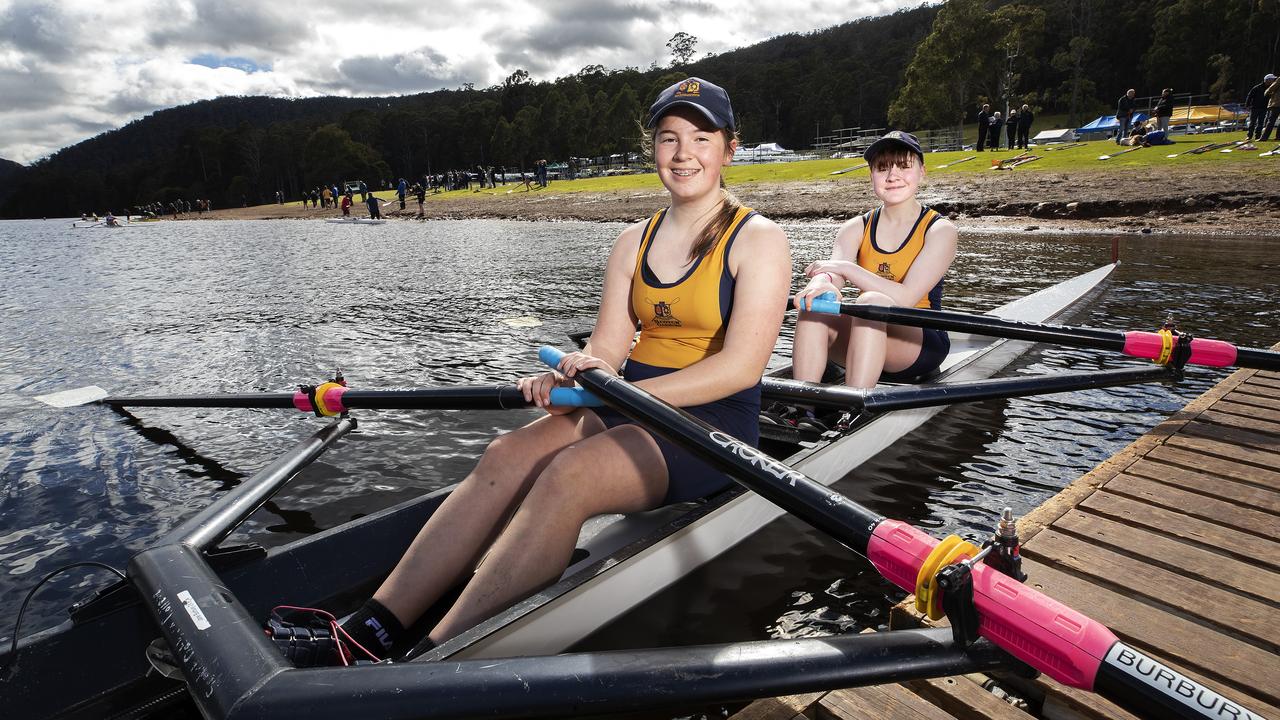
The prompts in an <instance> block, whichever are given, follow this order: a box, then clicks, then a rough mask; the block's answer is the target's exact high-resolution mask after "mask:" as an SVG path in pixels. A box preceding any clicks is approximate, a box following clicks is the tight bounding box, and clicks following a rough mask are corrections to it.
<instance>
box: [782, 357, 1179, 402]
mask: <svg viewBox="0 0 1280 720" xmlns="http://www.w3.org/2000/svg"><path fill="white" fill-rule="evenodd" d="M1173 377H1174V375H1173V373H1172V372H1171V371H1170V370H1169V369H1168V368H1166V367H1152V366H1142V367H1136V368H1119V369H1115V370H1099V371H1095V372H1083V373H1056V374H1053V375H1039V376H1020V377H1011V378H998V379H995V380H974V381H972V382H955V383H937V384H926V385H904V386H902V387H890V388H875V389H872V390H865V389H862V388H852V387H848V386H846V385H826V384H823V383H814V382H803V381H800V380H787V379H783V378H774V377H765V378H762V379H761V380H760V383H761V391H762V393H763V395H764V396H765V397H767V398H769V399H771V400H782V401H784V402H788V403H799V404H803V405H815V406H822V407H830V408H840V409H844V410H852V411H855V412H862V411H866V412H889V411H891V410H910V409H912V408H923V407H938V406H940V405H955V404H957V403H964V402H978V401H980V400H990V399H994V398H1013V397H1027V396H1030V395H1051V394H1053V393H1061V392H1076V391H1079V390H1093V389H1096V388H1104V387H1116V386H1119V385H1136V384H1139V383H1149V382H1162V381H1166V380H1170V379H1173Z"/></svg>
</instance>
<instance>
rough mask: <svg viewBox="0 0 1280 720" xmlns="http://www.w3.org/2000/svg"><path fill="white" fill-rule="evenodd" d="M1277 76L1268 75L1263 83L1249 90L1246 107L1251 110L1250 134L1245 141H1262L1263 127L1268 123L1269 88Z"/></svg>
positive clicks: (1245, 102) (1245, 101) (1263, 79)
mask: <svg viewBox="0 0 1280 720" xmlns="http://www.w3.org/2000/svg"><path fill="white" fill-rule="evenodd" d="M1275 80H1276V76H1275V75H1273V74H1271V73H1267V74H1266V76H1265V77H1263V78H1262V82H1260V83H1258V84H1257V85H1254V86H1253V87H1252V88H1250V89H1249V94H1248V95H1246V96H1245V98H1244V106H1245V107H1247V108H1249V132H1248V133H1247V134H1246V135H1245V140H1261V139H1262V126H1263V125H1265V124H1266V122H1267V88H1269V87H1271V83H1273V82H1275Z"/></svg>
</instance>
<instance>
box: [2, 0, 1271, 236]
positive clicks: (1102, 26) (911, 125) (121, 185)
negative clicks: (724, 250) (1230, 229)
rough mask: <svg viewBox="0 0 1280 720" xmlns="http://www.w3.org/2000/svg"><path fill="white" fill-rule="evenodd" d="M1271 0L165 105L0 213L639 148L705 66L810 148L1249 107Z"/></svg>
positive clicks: (837, 34) (861, 33)
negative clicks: (965, 128)
mask: <svg viewBox="0 0 1280 720" xmlns="http://www.w3.org/2000/svg"><path fill="white" fill-rule="evenodd" d="M1278 51H1280V0H1126V1H1125V2H1103V0H1021V1H1019V2H1009V1H1007V0H1003V1H1001V0H950V1H949V2H947V3H946V4H944V5H941V6H936V5H935V6H921V7H918V8H914V9H908V10H903V11H900V12H897V13H894V14H891V15H887V16H883V17H878V18H868V19H863V20H857V21H853V22H849V23H846V24H843V25H839V26H836V27H832V28H828V29H825V30H821V31H816V32H812V33H807V34H793V35H785V36H781V37H777V38H773V39H771V40H768V41H766V42H762V43H759V44H757V45H754V46H751V47H747V48H743V49H740V50H735V51H733V52H728V53H723V54H721V55H716V56H710V57H702V58H700V59H696V60H694V61H693V62H689V63H673V64H672V65H669V66H666V67H661V68H660V67H657V66H656V65H655V66H653V67H651V68H649V69H646V70H641V69H637V68H625V69H609V68H604V67H601V66H588V67H585V68H583V69H582V70H581V71H580V72H578V73H577V74H575V75H572V76H569V77H563V78H559V79H556V80H554V81H550V82H532V81H531V79H530V78H529V76H528V74H527V73H526V72H524V71H523V70H515V71H514V72H512V74H511V75H510V76H509V77H508V78H507V79H506V80H505V81H504V82H503V83H501V84H500V85H496V86H493V87H489V88H483V89H477V88H473V87H470V86H468V87H464V88H460V89H456V90H440V91H436V92H431V93H424V94H419V95H412V96H403V97H389V98H336V97H325V98H308V99H297V100H287V99H271V98H261V97H254V98H221V99H218V100H211V101H205V102H199V103H195V104H192V105H188V106H184V107H178V108H172V109H168V110H162V111H158V112H156V113H153V114H152V115H149V116H147V117H146V118H143V119H141V120H138V121H136V122H133V123H130V124H129V125H127V126H125V127H123V128H121V129H119V130H116V131H113V132H109V133H105V134H103V135H100V136H98V137H95V138H93V139H91V140H87V141H85V142H82V143H79V144H77V145H75V146H72V147H69V148H65V149H63V150H61V151H59V152H57V153H55V154H54V155H52V156H51V157H49V158H46V159H44V160H41V161H39V162H37V163H35V164H34V165H33V166H32V167H31V168H28V169H27V170H25V171H24V172H23V173H22V174H21V175H20V176H19V178H18V180H17V181H16V182H7V183H5V185H6V186H8V185H11V184H16V186H17V187H16V188H14V190H15V192H14V194H13V195H12V196H11V197H9V199H8V200H7V201H5V200H4V199H3V198H0V215H3V216H5V217H38V216H56V215H63V216H65V215H73V214H78V213H80V212H82V211H97V212H102V211H105V210H107V209H116V210H119V209H121V208H124V207H126V206H131V205H137V204H141V203H146V202H151V201H161V202H167V201H170V200H173V199H177V198H186V199H195V198H209V199H212V200H213V202H214V206H215V207H226V206H227V205H229V204H235V205H239V204H240V203H241V202H242V201H244V202H247V203H249V204H256V203H260V202H266V201H269V200H270V199H271V198H273V197H274V194H275V192H276V191H277V190H280V191H282V192H283V193H284V194H285V196H286V197H288V198H291V199H293V198H296V197H297V196H298V193H300V192H301V191H302V190H304V189H308V188H311V187H313V186H315V185H316V184H318V183H322V182H340V181H342V180H345V179H357V178H363V179H365V180H367V181H369V182H370V184H374V185H376V184H377V183H378V182H379V181H380V180H381V179H384V178H387V179H394V178H398V177H407V178H417V177H421V176H422V175H423V174H424V173H428V172H432V173H440V172H444V171H446V170H450V169H463V168H474V167H475V166H476V165H479V164H483V165H486V166H488V165H496V166H504V165H505V166H508V167H511V168H527V167H529V165H530V163H531V162H532V161H534V160H536V159H538V158H547V159H548V160H551V161H553V162H554V161H557V160H563V159H565V158H567V157H569V156H574V157H595V156H601V155H609V154H612V153H622V152H627V151H634V150H635V149H636V148H637V146H638V135H639V133H638V131H637V123H638V120H639V119H640V117H641V116H642V115H643V112H644V110H645V108H646V107H647V103H648V102H649V100H650V99H651V98H652V97H653V96H654V94H655V93H656V92H657V91H658V89H660V88H662V87H664V86H665V85H668V84H670V83H671V82H674V81H675V80H678V79H680V78H681V77H684V76H686V75H699V76H702V77H705V78H707V79H709V80H712V81H714V82H717V83H719V84H721V85H723V86H725V87H726V88H727V89H728V90H729V92H730V94H731V95H732V97H733V102H734V109H735V111H736V113H737V115H738V124H739V130H740V131H741V134H742V136H743V139H744V141H746V142H762V141H773V142H778V143H780V144H782V145H783V146H785V147H791V148H803V147H805V146H808V145H810V144H811V143H812V142H813V138H814V136H815V134H818V133H822V134H826V133H829V132H830V131H831V130H833V129H835V128H840V127H850V126H862V127H883V126H885V125H886V124H888V123H889V122H890V121H892V122H893V123H894V124H895V126H898V127H903V128H905V129H911V130H920V129H929V128H937V127H945V126H954V125H955V124H957V123H959V122H961V121H962V119H964V118H972V116H973V113H974V111H975V109H976V107H977V105H979V104H980V103H981V102H982V101H984V100H990V101H992V102H993V103H994V104H997V105H999V106H1003V104H1004V102H1005V100H1006V97H1007V99H1008V101H1010V102H1014V103H1017V104H1021V103H1023V102H1025V103H1028V104H1030V105H1032V106H1033V107H1035V108H1037V109H1038V110H1039V111H1041V112H1065V113H1071V114H1072V115H1073V116H1074V118H1075V119H1078V120H1085V119H1088V118H1090V117H1093V116H1094V115H1096V114H1097V113H1098V112H1100V111H1103V110H1106V109H1107V108H1109V107H1111V106H1112V105H1113V104H1114V101H1115V98H1116V97H1117V96H1119V95H1120V93H1121V92H1123V90H1124V89H1125V88H1128V87H1136V88H1138V90H1139V95H1148V94H1153V93H1158V92H1159V89H1160V88H1161V87H1173V88H1175V90H1176V91H1177V92H1193V93H1205V94H1212V95H1213V97H1214V98H1215V99H1220V100H1224V101H1226V100H1232V99H1240V98H1242V97H1243V95H1244V93H1245V92H1246V91H1247V90H1248V88H1249V87H1251V86H1252V85H1253V84H1254V83H1256V82H1258V81H1259V80H1260V79H1261V77H1262V75H1263V74H1264V73H1265V72H1267V71H1271V70H1275V69H1277V68H1278V67H1280V63H1277V59H1278V57H1280V55H1278Z"/></svg>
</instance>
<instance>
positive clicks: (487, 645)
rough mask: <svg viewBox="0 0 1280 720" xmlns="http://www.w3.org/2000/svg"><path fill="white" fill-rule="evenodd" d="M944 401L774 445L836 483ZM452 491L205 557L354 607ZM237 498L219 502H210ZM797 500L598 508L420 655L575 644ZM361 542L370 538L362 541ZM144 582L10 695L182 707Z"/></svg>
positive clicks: (124, 707) (86, 620) (28, 709)
mask: <svg viewBox="0 0 1280 720" xmlns="http://www.w3.org/2000/svg"><path fill="white" fill-rule="evenodd" d="M1114 268H1115V265H1107V266H1103V267H1100V268H1098V269H1096V270H1093V271H1091V272H1088V273H1085V274H1083V275H1080V276H1077V277H1075V278H1071V279H1069V280H1066V281H1064V282H1061V283H1058V284H1056V285H1053V286H1051V287H1048V288H1046V289H1044V290H1041V291H1038V292H1036V293H1032V294H1030V295H1028V296H1025V297H1022V298H1019V299H1017V300H1014V301H1013V302H1010V303H1008V304H1006V305H1003V306H1001V307H998V308H995V309H993V310H991V311H990V312H989V313H988V315H991V316H995V317H999V318H1003V319H1006V320H1012V321H1018V322H1026V323H1043V322H1047V321H1051V320H1061V319H1063V317H1064V315H1065V314H1067V313H1068V312H1069V311H1070V310H1071V309H1072V308H1073V307H1075V306H1077V305H1078V304H1079V303H1080V302H1081V301H1082V300H1084V299H1085V298H1087V297H1089V296H1090V295H1091V294H1092V293H1094V292H1096V291H1097V290H1098V289H1099V288H1100V286H1101V285H1102V283H1103V282H1104V280H1105V279H1106V278H1107V277H1108V276H1109V275H1110V273H1111V272H1112V270H1113V269H1114ZM1029 344H1030V343H1029V342H1027V341H1020V340H1001V339H992V338H989V337H984V336H979V335H970V334H967V333H952V334H951V350H950V354H949V355H948V357H947V359H946V360H945V361H944V363H943V364H942V366H941V367H940V368H939V370H938V372H937V374H936V375H934V376H933V377H931V378H930V379H929V380H928V381H927V382H926V383H924V384H922V385H921V386H919V387H921V388H929V387H935V388H939V389H942V390H944V391H945V389H946V388H947V387H948V386H956V385H957V384H963V383H966V382H970V381H978V380H982V379H984V378H990V377H991V376H993V375H994V374H995V373H997V372H999V371H1000V370H1001V369H1002V368H1004V367H1006V366H1007V365H1008V364H1009V363H1010V362H1012V361H1013V360H1014V359H1015V358H1016V357H1017V356H1018V355H1020V354H1021V353H1022V352H1024V351H1025V350H1026V348H1027V347H1028V346H1029ZM786 376H787V371H786V369H785V368H783V369H780V370H779V371H777V372H775V373H772V374H771V375H770V376H769V377H767V378H766V379H765V392H766V395H767V396H769V395H772V396H780V395H785V394H786V393H787V392H791V393H797V392H800V393H802V392H803V391H804V389H803V388H799V389H797V387H796V386H797V385H799V384H797V383H792V384H790V385H788V381H787V380H786ZM940 410H941V407H940V406H938V405H933V406H929V407H913V408H910V409H903V410H894V411H890V412H878V413H864V414H863V415H861V416H859V418H858V420H857V421H856V422H854V423H853V424H852V426H851V427H849V428H848V429H847V430H844V431H842V432H831V433H826V434H824V435H821V436H817V437H807V438H806V437H802V436H794V437H791V436H787V435H786V434H785V433H783V434H781V435H780V434H778V433H776V432H775V433H772V434H771V436H770V439H767V440H766V441H764V443H763V444H762V450H763V451H764V452H768V453H771V454H773V455H774V456H775V457H780V458H782V459H783V460H784V462H785V463H786V464H787V465H789V466H791V467H793V468H795V469H796V470H797V471H799V472H802V473H804V474H805V475H807V476H809V477H811V478H813V479H814V480H816V481H818V482H820V483H822V484H824V485H829V484H831V483H833V482H835V481H836V480H838V479H840V478H842V477H844V476H846V475H847V474H848V473H849V472H851V471H852V470H853V469H855V468H856V467H858V466H859V465H860V464H862V463H863V462H865V461H866V460H868V459H869V458H871V457H872V456H874V455H875V454H877V453H878V452H880V451H881V450H883V449H885V448H887V447H889V446H890V445H892V444H893V443H895V442H896V441H898V440H899V439H900V438H902V437H903V436H904V435H906V434H907V433H909V432H911V431H912V430H914V429H915V428H917V427H919V426H920V425H921V424H923V423H924V422H925V421H927V420H928V419H929V418H931V417H932V416H934V415H935V414H936V413H938V412H939V411H940ZM343 423H347V424H349V426H343ZM353 426H354V420H351V419H344V420H341V421H338V422H335V423H334V424H333V425H330V426H328V427H327V428H325V429H324V430H321V431H320V432H318V433H317V434H316V435H315V436H313V438H312V439H311V440H310V441H309V442H310V443H311V445H312V446H317V447H310V448H309V449H306V451H305V452H300V453H299V456H298V458H296V459H295V461H294V462H292V463H290V462H286V461H285V460H284V459H282V460H280V461H277V462H276V463H273V464H272V465H271V466H269V467H268V468H266V469H265V470H264V471H263V472H262V473H259V475H263V474H267V475H281V474H284V475H287V476H288V477H292V475H294V474H296V473H297V472H299V471H300V470H301V468H302V467H304V466H305V464H306V463H308V462H310V461H311V460H313V459H314V458H315V457H316V456H318V454H319V452H321V451H322V450H323V449H324V448H325V447H327V446H328V445H329V444H331V443H332V442H334V441H336V439H337V438H338V437H340V436H341V435H342V434H345V432H346V431H348V430H349V429H350V427H353ZM257 477H258V476H255V478H257ZM285 479H287V478H285ZM281 482H283V480H281ZM246 484H248V483H246ZM450 490H451V488H445V489H442V490H439V491H436V492H432V493H429V494H427V495H425V496H422V497H419V498H415V499H413V500H409V501H407V502H404V503H402V504H400V505H397V506H395V507H392V508H388V509H386V510H383V511H381V512H378V513H374V514H372V515H369V516H366V517H364V518H360V519H358V520H356V521H353V522H351V523H347V524H345V525H342V526H340V527H336V528H333V529H330V530H327V531H324V532H321V533H318V534H316V535H313V536H310V537H307V538H305V539H303V540H299V541H297V542H294V543H291V544H289V545H286V546H284V547H280V548H276V549H272V550H270V551H267V550H264V549H263V548H261V547H258V546H256V545H244V546H235V547H222V546H220V544H219V543H220V541H221V539H223V538H225V536H226V534H229V533H230V531H231V528H227V529H226V530H225V532H223V533H221V534H220V536H219V537H216V538H213V539H208V538H206V539H207V540H208V542H206V543H203V544H202V545H201V547H200V550H201V552H200V557H201V559H202V561H203V562H205V563H207V564H208V566H209V567H210V568H211V569H212V572H214V573H216V581H217V583H218V587H219V588H223V589H224V590H223V591H224V592H225V593H230V594H233V595H234V597H235V598H236V599H237V600H238V601H239V603H240V604H241V605H242V606H243V607H244V609H245V611H247V612H248V614H249V615H250V616H251V617H253V618H256V619H258V620H259V621H264V620H265V619H266V618H267V616H268V615H269V614H270V612H271V610H272V608H273V607H274V606H276V605H279V604H282V603H288V604H291V605H301V606H308V607H323V608H326V609H329V610H332V611H334V612H336V613H339V614H341V613H343V612H347V611H350V610H352V609H354V607H355V606H356V605H358V603H359V602H360V601H361V600H363V598H364V597H367V596H368V595H369V594H370V593H371V592H372V590H373V589H374V588H375V587H376V586H377V584H378V583H379V582H380V581H381V580H382V578H383V577H385V576H386V575H387V573H389V572H390V570H391V568H392V567H393V566H394V565H395V563H396V562H397V561H398V560H399V558H400V556H401V554H402V553H403V551H404V549H405V548H406V547H407V546H408V545H409V543H410V542H411V541H412V539H413V537H414V536H415V535H416V533H417V532H418V530H419V529H420V528H421V526H422V525H423V523H425V522H426V520H427V519H428V518H429V517H430V516H431V514H432V513H433V512H434V511H435V510H436V509H437V508H438V507H439V506H440V503H441V502H442V501H443V500H444V499H445V498H446V497H447V496H448V494H449V492H450ZM220 504H221V501H220V503H218V505H220ZM259 504H260V503H259ZM253 507H257V506H256V505H255V506H253ZM251 511H252V509H250V510H248V512H251ZM226 512H227V511H226V510H218V509H215V508H211V509H210V510H209V511H206V513H202V516H204V515H206V514H209V513H213V514H215V515H216V514H218V513H223V514H225V513H226ZM783 512H784V511H783V510H782V509H780V508H778V507H777V506H775V505H773V504H771V503H770V502H769V501H767V500H765V499H764V498H762V497H761V496H759V495H756V494H754V493H750V492H747V491H746V490H744V489H742V488H739V487H737V486H735V487H734V488H731V489H729V490H726V491H725V492H723V493H720V494H719V495H716V496H713V497H710V498H707V499H705V500H703V501H700V502H695V503H683V504H679V505H673V506H669V507H665V508H660V509H658V510H654V511H651V512H647V513H639V514H634V515H626V516H622V515H607V516H599V517H596V518H593V519H591V520H590V521H588V522H587V523H586V525H584V527H583V530H582V533H581V535H580V537H579V542H578V546H577V550H576V552H575V553H574V556H573V559H572V560H571V564H570V566H569V567H568V568H567V569H566V571H565V573H564V575H563V576H562V578H561V580H560V581H559V582H557V583H556V584H554V585H552V586H550V587H548V588H546V589H544V590H542V591H540V592H538V593H535V594H534V595H532V596H531V597H529V598H527V599H525V600H523V601H521V602H519V603H517V604H515V605H514V606H512V607H510V608H508V609H507V610H505V611H504V612H501V613H499V614H498V615H496V616H494V617H492V618H490V619H488V620H486V621H485V622H483V623H480V624H479V625H477V626H476V627H474V628H472V629H470V630H468V631H466V632H464V633H462V634H460V635H458V636H456V637H454V638H452V639H450V640H448V641H446V642H444V643H442V644H441V645H440V646H439V647H436V648H433V649H430V650H428V651H426V652H423V653H417V652H414V651H410V652H409V653H408V655H407V657H406V659H410V660H413V661H433V660H444V659H448V660H456V661H466V660H469V659H482V658H502V657H506V658H509V657H516V656H529V655H546V654H550V653H557V652H560V651H563V650H564V649H565V648H567V647H569V646H570V645H571V644H573V643H574V642H576V641H578V640H580V639H582V638H583V637H586V636H587V635H588V634H590V633H592V632H594V631H595V630H597V629H598V628H600V627H601V626H603V625H605V624H606V623H608V622H610V621H611V620H613V619H614V618H616V617H618V616H619V615H621V614H623V613H625V612H627V611H628V610H630V609H632V608H633V607H635V606H637V605H639V604H640V603H642V602H644V601H645V600H646V599H647V598H649V597H651V596H653V595H654V594H656V593H657V592H659V591H660V590H662V589H663V588H665V587H667V586H669V585H670V584H671V583H674V582H675V581H677V580H679V579H680V578H681V577H684V576H685V575H686V574H688V573H689V572H691V571H693V570H695V569H696V568H698V567H700V566H701V565H703V564H704V563H706V562H708V561H710V560H712V559H713V558H715V557H716V556H718V555H719V554H721V553H723V552H724V551H726V550H728V549H730V548H731V547H733V546H734V545H736V544H737V543H738V542H740V541H742V540H743V539H745V538H746V537H748V536H750V535H751V534H753V533H754V532H755V531H756V530H757V529H759V528H760V527H762V526H763V525H765V524H766V523H768V522H769V521H771V520H773V519H775V518H777V517H779V516H781V515H782V514H783ZM219 517H221V515H219ZM245 517H247V514H246V515H245ZM198 519H199V518H197V520H198ZM243 519H244V518H243V517H241V518H239V521H242V520H243ZM206 521H207V519H206V520H204V521H200V522H206ZM200 522H197V521H196V520H193V521H190V522H189V523H187V524H186V525H192V524H193V523H194V524H195V525H199V524H200ZM353 547H354V548H360V549H361V551H360V552H359V553H352V552H351V548H353ZM140 593H145V590H143V589H141V588H138V587H135V585H134V584H133V583H130V582H127V581H121V582H118V583H116V584H114V585H112V586H110V587H108V588H106V589H105V590H103V591H101V592H99V593H97V594H96V595H95V596H93V597H92V598H89V599H86V600H84V601H82V602H79V603H77V604H76V605H75V606H73V607H72V608H71V609H70V611H69V615H70V617H69V619H68V620H66V621H64V622H63V623H61V624H60V625H57V626H55V627H52V628H49V629H47V630H43V631H41V632H38V633H35V634H32V635H29V636H27V637H24V638H21V640H20V641H19V642H18V645H17V651H16V653H9V652H5V654H4V655H0V668H2V669H0V673H3V676H4V681H3V682H0V706H3V707H5V708H6V709H7V710H8V712H12V713H14V715H13V716H15V717H101V716H107V715H116V714H119V713H133V714H134V715H133V716H136V717H145V716H148V715H152V716H160V715H163V714H164V713H165V712H167V711H169V710H170V709H171V707H172V706H173V705H175V704H179V703H184V702H185V701H186V696H187V693H188V688H187V686H186V685H185V684H184V683H181V682H178V681H176V680H171V679H168V678H165V677H162V675H161V674H159V673H156V672H152V665H151V662H150V661H149V660H148V659H147V657H148V649H149V647H150V648H151V650H152V654H153V655H154V650H155V648H154V647H153V641H155V640H156V639H157V638H158V637H160V629H159V628H157V627H156V624H155V621H154V620H153V619H152V616H151V613H150V610H149V609H148V607H147V603H146V602H144V601H143V598H142V596H141V595H140ZM451 600H452V598H451V597H450V598H446V599H445V601H443V602H442V603H441V607H439V608H436V609H434V610H433V611H432V612H429V613H428V614H427V616H426V617H424V619H423V620H422V621H421V622H419V623H418V626H417V627H416V629H417V630H418V631H419V632H422V633H425V630H426V629H429V627H430V625H431V624H432V623H433V622H434V619H435V618H436V617H438V616H439V613H441V612H443V605H444V602H447V601H451ZM411 630H413V629H411ZM179 650H180V649H179ZM85 668H91V669H92V670H91V671H85ZM188 679H190V678H188ZM191 689H192V691H195V690H196V688H195V687H192V688H191ZM211 692H212V689H211Z"/></svg>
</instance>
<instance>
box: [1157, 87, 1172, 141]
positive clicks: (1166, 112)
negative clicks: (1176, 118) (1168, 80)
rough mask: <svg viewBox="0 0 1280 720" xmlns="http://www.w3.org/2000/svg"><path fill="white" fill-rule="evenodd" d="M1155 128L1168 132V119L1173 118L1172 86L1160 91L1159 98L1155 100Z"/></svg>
mask: <svg viewBox="0 0 1280 720" xmlns="http://www.w3.org/2000/svg"><path fill="white" fill-rule="evenodd" d="M1155 116H1156V130H1160V131H1163V132H1165V133H1166V134H1167V133H1168V132H1169V121H1170V120H1171V119H1172V118H1173V88H1165V89H1164V90H1161V91H1160V99H1159V100H1157V101H1156V109H1155Z"/></svg>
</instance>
